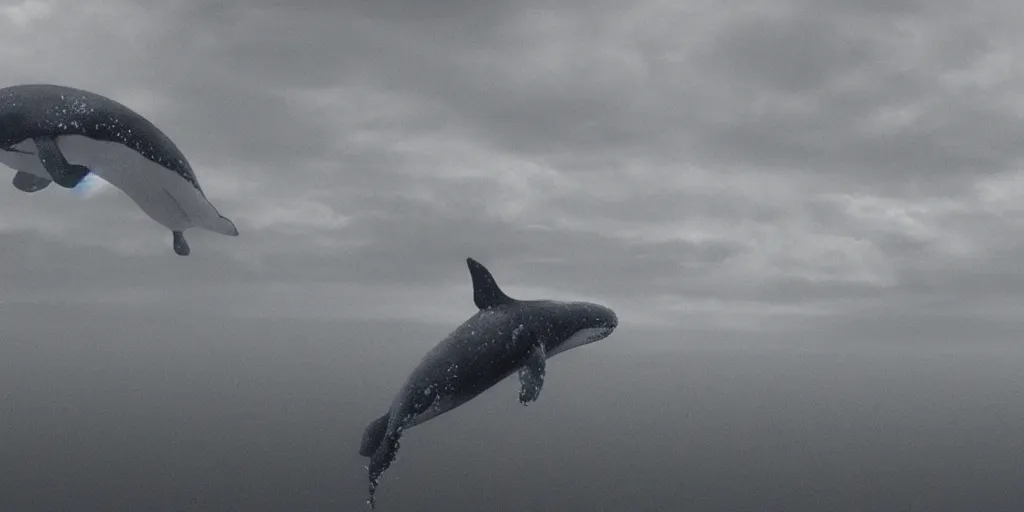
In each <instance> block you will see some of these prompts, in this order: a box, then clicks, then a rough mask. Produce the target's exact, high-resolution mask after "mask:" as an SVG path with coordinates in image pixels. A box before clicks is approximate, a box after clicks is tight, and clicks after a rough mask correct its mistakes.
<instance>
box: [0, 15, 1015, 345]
mask: <svg viewBox="0 0 1024 512" xmlns="http://www.w3.org/2000/svg"><path fill="white" fill-rule="evenodd" d="M0 13H2V15H0V23H3V25H4V26H3V31H2V35H0V37H2V38H3V41H2V42H3V51H2V53H0V56H2V57H0V58H2V59H3V60H2V64H3V68H4V70H5V75H4V76H5V80H6V81H7V82H8V83H11V84H13V83H21V82H56V83H63V84H70V85H75V86H79V87H82V88H86V89H90V90H95V91H97V92H101V93H104V94H107V95H110V96H112V97H114V98H117V99H119V100H121V101H123V102H124V103H127V104H129V105H130V106H132V107H133V108H135V109H136V110H138V111H139V112H141V113H143V114H144V115H146V116H148V117H150V118H151V119H152V120H154V122H156V123H157V124H158V125H159V126H161V127H162V128H163V129H164V131H166V132H167V133H168V134H170V135H171V136H172V137H173V138H174V139H175V140H176V141H177V143H178V145H179V146H180V147H181V148H182V149H183V150H184V151H185V152H186V154H187V155H188V156H189V157H190V159H191V161H192V163H193V166H194V167H195V169H196V172H197V174H198V175H199V177H200V179H201V180H202V182H203V183H204V185H205V188H206V189H207V190H208V194H209V196H210V197H211V198H212V200H213V201H214V202H215V203H216V204H217V205H218V206H219V207H220V209H221V210H223V211H224V212H225V213H226V214H227V215H228V216H229V217H231V218H233V219H234V220H235V222H236V223H237V224H238V226H239V229H240V230H241V231H242V235H243V236H241V237H239V238H237V239H225V238H222V237H218V236H215V235H209V236H206V235H205V234H202V235H199V234H196V235H192V238H194V239H195V243H194V245H195V249H196V250H195V252H194V256H193V257H192V258H190V259H189V260H188V261H177V260H176V259H175V258H173V257H172V256H173V254H171V253H169V252H168V250H167V247H168V241H167V238H168V235H167V234H166V233H163V231H162V229H161V228H160V227H159V226H157V225H156V224H155V223H153V222H152V221H150V220H149V219H148V218H146V217H145V216H144V215H143V214H142V213H141V211H138V209H137V208H135V207H134V205H133V204H132V203H131V202H130V201H129V200H128V199H127V198H126V197H125V196H123V194H121V193H120V192H118V191H116V190H101V191H99V192H98V193H95V194H93V195H91V196H89V197H87V198H83V197H72V196H71V194H70V193H68V192H66V191H61V190H56V189H54V190H48V191H46V192H45V193H44V194H37V195H33V196H29V195H26V194H20V193H18V191H17V190H15V189H13V188H12V187H7V188H5V189H3V190H2V191H0V194H3V195H2V196H0V199H2V201H0V203H2V205H3V206H2V208H3V222H2V228H0V229H2V231H3V233H4V237H5V238H7V239H9V240H10V242H9V243H5V244H4V251H5V252H7V253H8V254H7V255H6V258H5V265H4V267H3V270H2V272H3V273H4V276H5V282H8V283H10V282H12V280H15V281H16V282H17V283H18V286H17V288H16V290H17V292H18V293H8V294H7V297H6V299H7V300H17V297H18V296H19V295H24V296H28V295H33V292H38V293H37V294H35V295H38V296H45V297H48V298H51V299H53V300H57V299H58V298H60V297H65V296H68V297H70V296H74V295H75V294H77V293H81V291H82V290H83V289H84V287H89V294H90V295H102V296H104V297H114V296H116V295H117V294H122V293H131V291H130V290H127V289H125V287H129V288H130V287H133V286H142V287H154V286H169V287H178V288H180V289H176V290H175V294H176V295H177V296H178V297H183V296H186V295H187V296H189V297H190V298H189V300H193V299H194V300H208V301H209V302H210V306H209V307H217V304H224V303H230V304H232V309H233V310H244V309H245V306H244V304H245V302H246V301H247V300H258V299H257V298H255V297H254V296H253V295H254V294H253V293H251V291H252V287H253V286H259V285H261V284H267V285H273V286H283V287H288V286H294V285H304V284H305V283H310V282H316V283H319V286H320V288H318V290H319V291H317V292H315V293H318V294H322V298H324V299H329V300H331V301H333V303H334V304H335V305H336V308H324V309H323V310H322V313H323V314H326V315H330V316H332V317H333V316H336V315H338V314H339V313H341V314H345V313H346V312H351V314H353V315H356V316H361V315H371V316H379V315H380V314H381V313H379V312H377V313H375V312H373V311H367V309H368V308H369V309H373V308H374V307H380V308H386V309H387V315H394V316H396V317H401V316H403V315H414V314H415V312H413V311H407V310H403V308H396V307H393V306H392V305H389V304H388V303H389V302H390V301H382V302H381V303H380V304H379V305H377V306H369V305H367V304H365V303H364V302H365V301H362V300H360V297H361V296H362V292H358V293H354V292H353V290H354V289H355V288H354V287H359V288H360V290H362V289H363V288H366V289H370V290H377V291H380V292H381V293H387V294H395V295H402V294H404V293H416V291H417V290H419V291H420V292H422V290H420V289H421V288H426V289H432V288H433V287H435V286H440V287H441V288H438V290H439V291H438V293H441V294H443V296H444V300H442V301H439V302H443V303H449V304H451V308H452V311H451V314H450V315H449V317H446V318H445V319H444V321H449V320H451V318H460V317H461V316H463V314H464V313H465V308H464V307H463V306H464V304H461V302H465V301H464V300H461V299H464V298H465V297H464V294H462V292H463V291H464V290H462V289H461V288H460V286H458V285H464V284H465V280H466V276H465V275H464V273H465V272H464V269H463V268H462V266H463V264H462V259H463V258H465V257H466V256H473V257H476V258H478V259H480V260H481V261H484V262H485V263H486V264H488V265H490V266H491V267H492V269H493V270H494V271H495V272H496V273H497V274H498V275H499V276H500V278H501V280H502V281H503V282H505V283H507V285H506V286H508V287H510V289H512V290H515V289H516V287H517V286H522V287H524V288H522V293H527V291H532V290H528V289H527V288H529V287H538V286H540V285H543V286H544V287H545V288H546V289H550V291H551V293H562V294H566V295H571V296H580V297H588V298H596V299H602V300H605V301H607V302H609V303H614V304H616V305H617V306H618V307H619V308H621V309H622V310H623V315H624V318H626V319H628V321H629V323H633V324H642V323H645V324H651V325H654V324H658V325H662V326H666V325H667V326H676V327H683V328H685V327H686V326H692V325H694V322H708V321H713V322H715V323H716V325H717V326H718V327H722V328H727V329H728V328H739V327H742V326H744V325H748V324H749V323H750V322H749V321H750V320H751V318H754V317H756V318H763V317H765V316H767V317H770V318H771V319H772V320H773V321H774V320H781V322H779V324H780V325H784V326H793V325H797V324H799V323H800V322H803V321H805V320H808V319H813V320H814V321H819V320H821V319H822V317H823V316H824V317H828V318H841V317H844V316H847V315H856V314H861V312H862V309H863V308H865V307H878V306H882V307H883V308H884V309H885V310H888V311H898V310H900V309H901V308H907V309H911V310H915V311H916V310H919V309H922V308H924V309H926V310H927V309H931V310H932V311H933V312H934V313H935V314H936V315H938V316H942V315H946V314H948V313H950V310H949V308H947V307H943V306H942V305H941V304H936V301H937V298H938V297H944V296H950V294H969V296H970V300H969V301H968V300H964V301H961V303H959V304H951V307H953V308H956V309H959V308H961V307H964V306H965V304H963V302H969V303H970V304H969V305H966V306H967V307H968V308H970V309H976V310H977V311H974V312H973V314H978V315H985V317H986V318H987V319H988V320H990V321H993V322H1015V321H1016V317H1017V316H1018V315H1017V309H1018V308H1017V307H1016V306H1017V301H1016V296H1017V295H1019V292H1021V291H1024V282H1022V279H1021V277H1020V275H1021V274H1020V273H1019V272H1017V270H1018V266H1017V264H1016V258H1014V257H1013V256H1014V255H1016V254H1018V253H1019V249H1020V248H1021V243H1022V241H1024V236H1022V233H1021V224H1020V219H1021V214H1022V213H1024V207H1021V206H1020V204H1021V200H1020V199H1021V196H1022V194H1024V174H1022V173H1021V172H1020V170H1019V167H1020V162H1021V156H1022V155H1024V149H1021V148H1022V147H1024V146H1022V145H1021V144H1020V141H1021V140H1024V123H1020V122H1019V116H1020V114H1021V112H1022V110H1021V109H1022V108H1024V107H1022V106H1021V102H1020V94H1019V91H1020V88H1021V86H1022V82H1021V73H1020V71H1019V70H1018V69H1017V68H1016V67H1015V66H1014V61H1013V55H1014V54H1015V50H1017V48H1018V46H1019V45H1020V43H1021V40H1022V38H1021V37H1019V35H1018V32H1019V31H1018V30H1017V28H1018V25H1017V23H1016V21H1015V20H1016V17H1015V16H1014V14H1015V13H1018V14H1019V9H1018V8H1017V7H1015V4H1013V3H1010V2H1005V3H1003V4H1002V7H1000V4H993V3H989V4H987V5H986V6H985V7H972V6H969V5H967V4H960V3H956V2H909V1H908V2H895V3H893V2H797V1H793V2H781V1H780V2H771V3H743V2H732V3H725V4H723V3H721V2H703V1H696V2H685V3H677V2H656V1H650V2H640V3H636V2H630V3H617V2H599V3H585V2H578V3H574V2H570V3H564V2H559V3H555V2H511V1H501V2H489V3H474V2H462V1H449V2H444V1H441V2H431V3H429V4H422V5H420V4H417V5H412V4H411V3H409V2H401V1H390V0H385V1H376V2H287V3H285V2H272V1H259V2H245V3H242V2H234V3H232V2H196V1H182V2H174V3H167V4H166V5H164V4H152V3H149V2H135V3H133V2H117V1H112V2H103V3H89V2H73V1H66V2H64V1H40V0H32V1H25V2H8V3H6V4H5V5H4V7H3V9H2V11H0ZM44 33H46V34H51V36H48V37H43V36H42V35H41V34H44ZM52 34H59V37H53V36H52ZM72 42H73V43H72ZM14 241H18V242H19V243H17V244H15V243H13V242H14ZM43 247H45V249H42V248H43ZM88 247H97V248H99V249H100V250H86V248H88ZM71 259H74V261H76V263H75V265H73V266H70V265H68V264H67V262H69V261H70V260H71ZM104 260H107V261H104ZM157 262H159V263H157ZM154 267H164V269H158V270H156V271H155V275H152V276H140V275H141V274H151V273H154ZM161 270H164V271H163V272H162V271H161ZM82 274H87V275H82ZM189 274H191V275H189ZM26 276H31V278H27V277H26ZM133 283H134V284H133ZM161 283H163V284H161ZM462 288H464V286H463V287H462ZM9 290H10V288H9ZM384 290H387V292H384ZM536 291H537V292H544V291H547V290H536ZM460 294H461V295H460ZM35 295H34V296H35ZM193 295H194V296H195V297H192V296H193ZM960 296H961V297H964V298H966V296H964V295H960ZM296 300H298V301H299V302H301V300H302V299H299V298H298V297H296ZM348 300H356V301H358V302H360V304H359V307H347V306H348V305H347V304H346V301H348ZM280 306H281V308H280V310H279V311H278V313H279V314H281V315H295V314H300V313H302V312H301V311H299V310H295V311H293V310H291V309H290V308H289V307H288V305H287V304H281V305H280ZM297 309H302V308H297ZM307 313H308V312H307ZM708 313H713V314H712V315H708ZM767 313H770V314H767ZM794 321H795V322H796V323H794ZM758 325H760V326H762V327H763V323H762V322H760V321H759V322H758Z"/></svg>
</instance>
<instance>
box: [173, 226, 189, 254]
mask: <svg viewBox="0 0 1024 512" xmlns="http://www.w3.org/2000/svg"><path fill="white" fill-rule="evenodd" d="M171 243H172V245H173V246H174V253H175V254H177V255H178V256H188V255H189V254H190V253H191V252H192V249H191V248H190V247H189V246H188V240H185V233H182V232H181V231H171Z"/></svg>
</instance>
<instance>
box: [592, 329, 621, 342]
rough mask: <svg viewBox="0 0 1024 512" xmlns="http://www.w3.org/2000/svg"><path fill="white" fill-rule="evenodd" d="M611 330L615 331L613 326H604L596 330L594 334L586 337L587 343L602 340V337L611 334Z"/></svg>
mask: <svg viewBox="0 0 1024 512" xmlns="http://www.w3.org/2000/svg"><path fill="white" fill-rule="evenodd" d="M613 331H615V328H614V327H605V328H604V329H602V330H601V331H599V332H597V333H595V334H592V335H590V336H589V337H588V338H587V343H592V342H595V341H598V340H603V339H605V338H607V337H608V336H611V335H612V332H613Z"/></svg>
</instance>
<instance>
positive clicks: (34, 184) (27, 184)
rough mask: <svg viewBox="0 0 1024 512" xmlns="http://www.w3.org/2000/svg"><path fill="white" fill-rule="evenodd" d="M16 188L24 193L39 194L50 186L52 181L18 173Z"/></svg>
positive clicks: (15, 179)
mask: <svg viewBox="0 0 1024 512" xmlns="http://www.w3.org/2000/svg"><path fill="white" fill-rule="evenodd" d="M12 183H13V184H14V188H16V189H18V190H20V191H22V192H39V191H40V190H42V189H44V188H46V187H48V186H49V185H50V183H51V182H50V180H48V179H46V178H40V177H39V176H36V175H35V174H31V173H27V172H22V171H18V172H17V173H15V174H14V181H12Z"/></svg>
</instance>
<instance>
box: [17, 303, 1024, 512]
mask: <svg viewBox="0 0 1024 512" xmlns="http://www.w3.org/2000/svg"><path fill="white" fill-rule="evenodd" d="M54 314H56V315H58V317H59V318H61V319H62V320H63V322H60V323H56V322H39V323H36V324H35V325H28V324H29V322H26V321H25V320H26V319H29V318H43V317H45V316H46V315H54ZM0 315H2V316H0V319H2V321H3V322H4V323H5V324H8V325H10V324H15V325H19V326H21V327H19V328H18V329H17V330H15V332H12V333H8V334H7V335H5V342H4V344H3V345H2V348H0V361H2V363H0V389H3V395H2V396H3V399H2V400H0V404H2V406H3V420H4V421H3V422H0V425H2V427H0V435H2V439H3V443H2V445H0V475H3V479H2V480H0V509H3V510H33V511H36V510H38V511H49V510H76V511H92V510H96V511H100V510H103V511H109V510H153V511H164V510H166V511H172V510H173V511H184V510H246V511H263V510H268V511H269V510H327V509H332V510H359V509H360V507H362V506H363V502H364V501H365V499H366V474H365V469H364V466H365V464H366V459H363V458H361V457H359V456H358V454H357V450H358V444H359V438H360V436H361V435H362V430H363V428H364V427H365V425H366V424H367V423H368V422H369V421H370V420H372V419H373V418H375V417H376V416H377V415H379V414H381V413H382V412H384V411H385V410H386V408H387V406H388V404H389V403H390V400H391V398H392V397H393V394H394V393H395V392H396V391H397V389H398V387H399V386H400V385H401V381H402V380H403V379H404V377H405V375H406V374H407V373H408V372H409V371H410V370H411V369H412V367H413V366H414V364H415V363H416V362H417V360H418V359H419V357H421V356H422V354H423V352H425V350H426V349H427V348H429V346H430V345H432V344H433V343H434V342H436V341H437V340H438V339H440V337H441V336H443V335H444V334H446V332H445V329H443V328H441V327H438V326H436V325H427V324H422V325H420V324H412V323H392V324H387V323H366V322H363V323H350V324H345V325H342V324H339V323H332V322H310V321H303V322H288V321H276V322H270V321H259V320H249V321H244V322H243V321H233V322H224V321H221V320H218V319H217V318H214V317H198V318H190V319H179V318H173V316H159V315H154V314H135V315H131V316H125V315H120V316H116V315H114V314H112V313H111V312H109V311H107V310H104V309H102V308H97V307H92V306H65V307H63V308H57V309H51V310H49V311H39V310H38V309H35V310H33V309H32V308H30V307H29V306H24V305H16V306H12V305H7V306H6V307H5V308H4V309H3V310H2V313H0ZM16 318H17V319H20V322H16V321H15V320H16ZM620 334H621V335H620ZM643 335H644V333H642V332H635V331H634V332H629V330H628V329H627V330H625V332H624V333H616V334H613V335H612V336H611V337H609V338H607V339H605V340H602V341H601V342H599V343H597V344H595V345H591V346H588V347H584V348H580V349H577V350H573V351H570V352H567V353H566V354H563V355H559V356H558V357H557V358H554V359H553V360H552V361H551V363H550V365H549V373H548V379H547V381H546V383H545V387H544V390H543V392H542V394H541V398H540V400H539V401H538V402H536V403H534V404H531V405H530V406H527V407H523V406H522V405H520V404H519V403H518V402H517V401H516V398H515V397H516V388H515V382H514V379H512V380H506V381H504V382H502V383H501V384H500V385H498V386H496V387H495V388H493V389H492V390H490V391H488V392H486V393H485V394H483V395H481V396H480V397H478V398H477V399H476V400H474V401H472V402H470V403H468V404H466V405H465V406H463V407H461V408H459V409H456V410H455V411H453V412H450V413H448V414H446V415H443V416H441V417H438V418H436V419H435V420H432V421H430V422H428V423H426V424H424V425H421V426H418V427H415V428H413V429H410V430H409V431H407V432H406V435H405V437H404V438H403V442H402V449H401V451H400V452H399V458H398V460H397V461H396V463H395V464H394V465H393V466H392V468H391V469H390V470H389V471H388V472H387V473H386V474H385V477H384V478H383V480H382V483H381V488H380V491H379V503H378V507H379V509H380V510H387V511H412V510H442V509H443V510H466V511H470V510H527V511H532V510H537V511H540V510H574V511H575V510H581V511H582V510H683V509H685V510H730V511H736V510H750V511H755V510H756V511H764V510H778V511H801V510H806V511H820V510H841V511H846V510H849V511H865V510H904V511H906V510H920V511H943V510H949V511H954V510H969V509H970V510H986V511H997V510H1012V509H1015V508H1016V505H1018V504H1019V503H1021V499H1022V498H1024V495H1022V492H1024V491H1021V490H1020V485H1019V483H1020V482H1021V479H1022V477H1024V475H1022V469H1021V464H1020V461H1021V460H1022V457H1024V446H1022V444H1021V443H1020V439H1021V434H1022V431H1024V427H1022V425H1024V398H1022V397H1021V393H1020V390H1021V389H1022V385H1024V374H1022V372H1021V371H1020V365H1021V363H1022V362H1024V353H1022V351H1021V350H1016V349H1012V348H1006V347H1002V348H1000V347H988V348H986V350H936V351H923V350H919V349H917V348H916V347H913V346H906V345H900V344H898V343H894V344H893V345H892V346H890V347H880V346H877V345H872V346H871V347H870V348H860V349H857V350H852V349H842V348H839V349H836V348H835V347H832V348H827V349H826V348H822V346H820V345H817V346H816V345H814V344H798V343H790V344H787V343H785V342H784V341H783V340H765V342H764V344H763V348H760V349H757V348H751V347H750V346H747V345H742V346H741V345H739V344H738V343H737V342H736V341H735V340H722V341H721V342H720V344H719V345H718V346H711V345H710V344H708V343H700V342H697V341H691V342H687V340H685V339H683V338H682V337H681V338H680V339H678V346H677V347H676V348H674V349H672V348H670V349H664V350H660V349H659V350H651V349H645V348H642V346H643V345H642V344H643V343H644V341H645V340H644V339H643ZM658 335H665V333H659V334H658Z"/></svg>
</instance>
